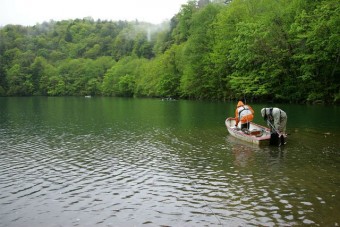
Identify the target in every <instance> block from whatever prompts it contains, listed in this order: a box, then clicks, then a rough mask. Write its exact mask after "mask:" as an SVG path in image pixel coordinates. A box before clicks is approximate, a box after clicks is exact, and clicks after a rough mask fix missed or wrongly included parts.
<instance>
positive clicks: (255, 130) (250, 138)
mask: <svg viewBox="0 0 340 227" xmlns="http://www.w3.org/2000/svg"><path fill="white" fill-rule="evenodd" d="M235 123H236V120H235V118H231V117H230V118H227V119H226V120H225V125H226V126H227V129H228V132H229V133H230V135H232V136H234V137H236V138H238V139H240V140H243V141H246V142H249V143H252V144H257V145H262V144H269V141H270V129H269V128H266V127H264V126H261V125H258V124H255V123H253V122H250V126H249V132H250V133H249V134H247V133H245V132H243V131H242V130H241V129H240V127H235Z"/></svg>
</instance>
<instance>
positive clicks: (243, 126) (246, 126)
mask: <svg viewBox="0 0 340 227" xmlns="http://www.w3.org/2000/svg"><path fill="white" fill-rule="evenodd" d="M249 125H250V122H247V123H244V124H241V130H242V129H244V128H246V129H249Z"/></svg>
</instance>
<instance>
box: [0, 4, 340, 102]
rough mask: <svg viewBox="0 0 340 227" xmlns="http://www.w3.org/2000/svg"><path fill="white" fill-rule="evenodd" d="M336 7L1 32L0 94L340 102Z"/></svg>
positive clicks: (237, 10) (225, 8)
mask: <svg viewBox="0 0 340 227" xmlns="http://www.w3.org/2000/svg"><path fill="white" fill-rule="evenodd" d="M339 24H340V4H339V2H338V0H324V1H322V0H316V1H308V0H277V1H273V0H232V1H213V2H209V1H207V0H200V1H188V2H187V4H184V5H182V7H181V9H180V11H179V12H178V13H177V14H176V15H174V16H173V18H172V19H171V21H169V22H164V23H163V24H161V25H152V24H148V23H144V22H139V21H133V22H127V21H101V20H97V21H94V20H93V19H92V18H84V19H76V20H64V21H50V22H44V23H42V24H37V25H35V26H29V27H24V26H20V25H7V26H4V27H2V28H0V96H31V95H44V96H84V95H103V96H125V97H169V96H171V97H175V98H184V99H207V100H228V99H236V98H240V97H247V99H251V100H253V101H256V100H258V101H264V100H266V101H275V102H299V103H304V102H315V101H325V102H328V103H333V102H339V101H340V75H339V74H340V67H339V66H340V64H339V60H340V26H339Z"/></svg>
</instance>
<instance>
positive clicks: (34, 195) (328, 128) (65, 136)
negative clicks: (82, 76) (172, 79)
mask: <svg viewBox="0 0 340 227" xmlns="http://www.w3.org/2000/svg"><path fill="white" fill-rule="evenodd" d="M235 106H236V103H211V102H197V101H196V102H194V101H173V102H166V101H164V102H163V101H160V100H156V99H119V98H90V99H87V98H40V97H34V98H0V226H301V225H311V226H339V225H340V215H339V211H340V174H339V173H340V139H339V138H340V137H339V136H340V118H339V116H340V108H339V107H334V106H306V105H303V106H302V105H278V107H280V108H282V109H283V110H285V111H286V112H287V114H288V125H287V131H288V133H289V134H290V135H289V138H288V143H287V144H286V145H285V146H284V147H281V148H278V147H266V146H265V147H258V146H254V145H250V144H247V143H244V142H241V141H238V140H237V139H234V138H233V137H231V136H230V135H228V132H227V130H226V128H225V126H224V120H225V118H226V117H227V116H233V114H234V109H235ZM252 107H253V108H254V110H255V111H256V115H255V120H254V121H255V122H256V123H260V124H263V125H264V121H263V120H262V119H261V118H260V109H261V108H263V107H269V106H265V105H259V104H257V105H252Z"/></svg>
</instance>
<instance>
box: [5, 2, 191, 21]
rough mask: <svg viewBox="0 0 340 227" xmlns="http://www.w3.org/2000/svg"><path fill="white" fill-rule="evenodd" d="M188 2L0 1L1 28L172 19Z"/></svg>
mask: <svg viewBox="0 0 340 227" xmlns="http://www.w3.org/2000/svg"><path fill="white" fill-rule="evenodd" d="M187 2H188V0H0V26H5V25H7V24H20V25H24V26H32V25H35V24H37V23H39V24H41V23H43V22H44V21H46V22H49V21H50V20H54V21H60V20H68V19H77V18H78V19H83V18H84V17H92V18H93V19H94V20H97V19H101V20H113V21H118V20H127V21H134V20H136V19H137V20H138V21H144V22H150V23H153V24H160V23H162V22H163V21H165V20H170V19H171V18H172V17H173V16H174V15H175V14H176V13H178V12H179V10H180V8H181V5H182V4H186V3H187Z"/></svg>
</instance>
